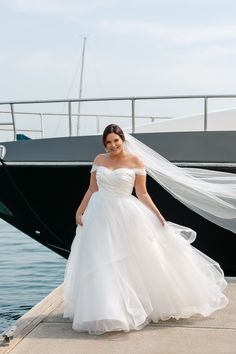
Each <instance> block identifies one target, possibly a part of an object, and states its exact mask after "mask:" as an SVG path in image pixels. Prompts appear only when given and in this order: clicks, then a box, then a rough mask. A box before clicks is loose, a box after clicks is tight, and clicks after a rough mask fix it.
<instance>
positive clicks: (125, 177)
mask: <svg viewBox="0 0 236 354" xmlns="http://www.w3.org/2000/svg"><path fill="white" fill-rule="evenodd" d="M93 171H96V180H97V184H98V188H99V191H100V192H108V193H111V194H112V195H113V196H117V197H125V196H129V195H131V194H132V191H133V188H134V183H135V175H136V174H139V175H145V174H146V172H145V168H127V167H122V168H117V169H114V170H111V169H109V168H107V167H105V166H98V165H93V167H92V169H91V172H93Z"/></svg>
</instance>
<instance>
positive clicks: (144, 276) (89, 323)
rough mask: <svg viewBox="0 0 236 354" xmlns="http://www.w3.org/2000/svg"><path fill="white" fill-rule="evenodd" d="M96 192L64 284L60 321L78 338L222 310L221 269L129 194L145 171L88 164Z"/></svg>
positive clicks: (184, 231)
mask: <svg viewBox="0 0 236 354" xmlns="http://www.w3.org/2000/svg"><path fill="white" fill-rule="evenodd" d="M91 171H96V179H97V184H98V188H99V190H98V191H97V192H94V193H93V194H92V196H91V199H90V201H89V203H88V205H87V208H86V210H85V212H84V214H83V217H82V221H83V226H80V225H78V226H77V229H76V236H75V238H74V240H73V243H72V246H71V253H70V256H69V259H68V262H67V266H66V271H65V281H64V297H65V308H64V315H63V316H64V317H69V318H71V319H72V320H73V324H72V328H73V329H74V330H76V331H79V332H89V333H91V334H102V333H104V332H107V331H118V330H122V331H130V330H139V329H141V328H143V327H144V326H145V325H147V324H148V323H150V322H152V321H153V322H158V321H159V320H167V319H170V318H175V319H179V318H189V317H190V316H192V315H195V314H201V315H203V316H208V315H210V314H211V313H212V312H213V311H215V310H217V309H220V308H223V307H225V306H226V305H227V303H228V299H227V298H226V296H225V295H224V294H223V290H224V288H225V287H226V285H227V283H226V281H225V279H224V273H223V271H222V269H221V268H220V265H219V264H218V263H217V262H216V261H214V260H212V259H211V258H209V257H208V256H207V255H205V254H203V253H202V252H200V251H199V250H197V249H196V248H194V247H193V246H192V245H191V242H193V240H194V238H195V236H196V235H195V232H194V231H193V230H191V229H190V228H187V227H184V226H180V225H177V224H174V223H171V222H167V223H166V225H165V226H162V225H161V223H160V221H159V219H158V217H157V216H156V215H155V214H154V212H153V211H152V210H151V209H149V208H148V207H147V206H146V205H145V204H144V203H142V202H141V201H140V200H139V199H137V198H136V197H135V196H133V195H132V191H133V187H134V183H135V176H136V174H141V175H144V174H146V171H145V168H118V169H115V170H111V169H109V168H107V167H104V166H97V165H93V167H92V170H91Z"/></svg>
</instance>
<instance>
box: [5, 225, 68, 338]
mask: <svg viewBox="0 0 236 354" xmlns="http://www.w3.org/2000/svg"><path fill="white" fill-rule="evenodd" d="M65 264H66V260H65V259H64V258H63V257H61V256H59V255H57V254H56V253H54V252H52V251H51V250H49V249H48V248H46V247H44V246H43V245H41V244H40V243H38V242H37V241H35V240H33V239H31V238H30V237H29V236H27V235H25V234H23V233H22V232H20V231H18V230H17V229H15V228H14V227H12V226H11V225H9V224H7V223H6V222H4V221H3V220H1V219H0V333H2V332H3V331H4V330H5V329H6V328H8V327H9V326H10V325H12V324H14V321H15V320H17V319H18V318H19V317H21V316H22V315H23V314H24V313H25V312H27V311H28V310H29V309H31V308H32V307H33V306H34V305H35V304H37V303H38V302H39V301H41V300H42V299H43V298H44V297H45V296H46V295H48V294H49V293H50V292H51V291H52V290H53V289H54V288H56V287H57V286H58V285H60V284H61V283H62V282H63V277H64V270H65Z"/></svg>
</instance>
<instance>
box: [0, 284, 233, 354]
mask: <svg viewBox="0 0 236 354" xmlns="http://www.w3.org/2000/svg"><path fill="white" fill-rule="evenodd" d="M227 281H228V286H227V288H226V289H225V294H226V296H228V298H229V305H228V306H227V307H226V308H225V309H223V310H220V311H216V312H215V313H213V314H212V315H211V316H209V317H206V318H205V317H201V316H194V317H192V318H190V319H185V320H178V321H177V320H174V319H171V320H168V321H160V322H159V323H157V324H150V325H148V326H146V327H145V328H144V329H142V330H141V331H131V332H128V333H125V332H110V333H105V334H102V335H99V336H98V335H89V334H86V333H78V332H75V331H73V330H72V328H71V321H69V320H68V319H63V318H62V311H63V285H61V286H59V287H58V288H57V289H55V290H54V291H53V292H52V293H50V294H49V295H48V296H47V297H46V298H45V299H43V300H42V301H41V302H40V303H39V304H37V305H36V306H34V307H33V308H32V309H31V310H30V311H29V312H27V313H26V314H25V315H24V316H22V317H21V318H20V319H19V320H18V321H17V323H16V325H17V329H16V331H15V335H14V337H13V339H12V340H11V341H10V344H9V345H8V346H5V347H0V353H1V354H3V353H4V354H6V353H11V354H39V353H40V354H41V353H47V354H51V353H53V354H55V353H57V354H61V353H62V354H72V353H73V354H75V353H81V354H94V353H96V354H116V353H117V354H118V353H119V354H123V353H124V354H133V353H134V354H144V353H145V354H162V353H163V354H184V353H187V354H189V353H191V354H195V353H196V354H226V353H227V354H235V353H236V279H235V278H228V279H227Z"/></svg>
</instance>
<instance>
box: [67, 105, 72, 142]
mask: <svg viewBox="0 0 236 354" xmlns="http://www.w3.org/2000/svg"><path fill="white" fill-rule="evenodd" d="M68 115H69V136H72V114H71V101H69V102H68Z"/></svg>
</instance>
